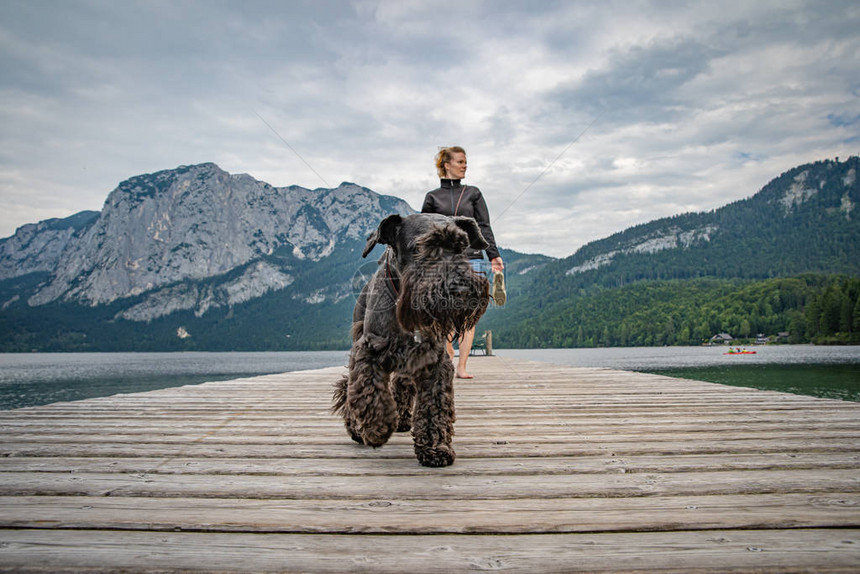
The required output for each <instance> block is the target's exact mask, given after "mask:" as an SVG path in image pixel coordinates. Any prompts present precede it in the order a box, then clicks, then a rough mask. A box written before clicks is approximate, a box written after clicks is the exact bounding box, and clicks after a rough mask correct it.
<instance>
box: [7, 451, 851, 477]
mask: <svg viewBox="0 0 860 574" xmlns="http://www.w3.org/2000/svg"><path fill="white" fill-rule="evenodd" d="M380 452H381V451H380ZM858 465H860V452H853V453H852V452H846V453H842V452H837V453H822V452H800V453H744V454H741V453H730V454H725V453H721V454H704V455H696V454H693V455H660V456H654V455H633V456H628V457H623V458H618V457H609V456H588V457H585V456H578V457H526V458H516V457H511V458H489V457H487V458H462V459H460V460H458V461H457V463H456V464H455V465H453V466H449V467H444V468H435V469H434V468H427V467H423V466H419V465H406V464H404V462H403V460H402V459H398V458H377V459H370V458H365V459H360V460H356V459H351V458H331V457H319V458H313V459H311V458H253V457H241V458H193V459H189V458H184V457H177V458H168V459H164V458H144V457H138V458H120V457H64V456H63V457H6V458H0V472H46V473H106V472H117V473H130V474H136V473H158V474H262V475H270V476H293V475H308V476H317V475H323V476H336V475H345V476H376V475H384V474H389V475H391V474H396V475H397V476H423V475H426V474H434V475H439V474H443V475H446V476H448V475H464V476H468V475H485V474H509V475H534V474H568V473H580V474H582V473H595V474H604V473H628V472H631V473H642V472H679V473H680V472H701V471H727V470H771V469H786V470H789V469H810V470H813V469H818V470H826V469H833V468H843V469H851V468H857V467H858Z"/></svg>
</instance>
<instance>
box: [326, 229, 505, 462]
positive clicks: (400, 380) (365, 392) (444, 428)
mask: <svg viewBox="0 0 860 574" xmlns="http://www.w3.org/2000/svg"><path fill="white" fill-rule="evenodd" d="M377 243H380V244H383V245H387V246H388V248H387V249H386V251H385V254H384V255H383V256H382V258H381V259H380V261H379V268H378V269H377V271H376V273H375V274H374V275H373V277H371V279H370V281H368V283H367V284H366V285H365V286H364V288H363V290H362V291H361V294H360V295H359V297H358V301H357V302H356V305H355V310H354V312H353V326H352V339H353V344H352V350H351V352H350V355H349V375H347V376H344V377H343V378H341V380H339V381H338V382H337V383H336V384H335V391H334V404H333V407H332V412H333V413H338V414H340V415H341V416H343V419H344V423H345V425H346V429H347V432H348V433H349V435H350V436H351V437H352V439H353V440H354V441H356V442H358V443H361V444H366V445H369V446H372V447H378V446H382V445H383V444H385V443H386V442H387V441H388V439H389V438H390V437H391V435H392V433H394V432H395V431H399V432H404V431H408V430H409V429H410V428H411V429H412V437H413V441H414V445H415V456H416V457H417V458H418V462H420V463H421V464H423V465H424V466H447V465H449V464H451V463H453V462H454V457H455V454H454V448H453V447H452V445H451V442H452V439H453V435H454V366H453V364H452V363H451V360H450V358H449V357H448V353H447V352H446V351H445V341H446V337H449V336H450V335H451V334H452V333H454V332H463V331H465V330H467V329H470V328H472V327H474V326H475V324H476V323H477V322H478V319H480V318H481V315H483V314H484V311H486V309H487V305H488V303H489V289H490V286H489V282H488V281H487V278H486V277H485V276H484V275H482V274H479V273H476V272H475V271H473V270H472V267H471V265H470V264H469V261H468V259H467V258H466V255H465V249H466V247H468V246H471V247H472V248H475V249H484V248H485V247H487V242H486V241H485V240H484V238H483V237H482V236H481V232H480V230H479V229H478V224H477V223H476V222H475V220H474V219H472V218H471V217H446V216H444V215H437V214H424V213H421V214H415V215H409V216H407V217H401V216H399V215H391V216H389V217H386V218H385V219H384V220H383V221H382V223H380V224H379V228H378V229H377V230H376V231H375V232H373V233H372V234H371V235H370V237H368V239H367V245H366V246H365V248H364V253H362V257H366V256H367V254H368V253H370V251H371V249H373V247H374V246H375V245H376V244H377Z"/></svg>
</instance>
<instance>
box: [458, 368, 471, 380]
mask: <svg viewBox="0 0 860 574" xmlns="http://www.w3.org/2000/svg"><path fill="white" fill-rule="evenodd" d="M457 378H458V379H474V378H475V377H474V375H470V374H469V373H467V372H466V371H461V370H460V369H457Z"/></svg>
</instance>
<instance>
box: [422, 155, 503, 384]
mask: <svg viewBox="0 0 860 574" xmlns="http://www.w3.org/2000/svg"><path fill="white" fill-rule="evenodd" d="M436 171H437V172H438V173H439V177H440V178H441V180H442V181H441V184H440V186H439V188H438V189H434V190H433V191H431V192H429V193H427V196H426V197H425V198H424V206H423V207H422V208H421V212H422V213H440V214H442V215H448V216H454V215H464V216H466V217H473V218H474V219H475V221H477V222H478V227H480V228H481V234H482V235H483V236H484V239H486V240H487V243H489V246H488V247H487V249H486V252H487V257H489V259H490V264H491V266H492V269H493V271H494V272H501V271H502V270H503V269H504V268H505V265H504V262H503V261H502V258H501V256H500V255H499V249H498V248H497V247H496V239H495V237H494V236H493V230H492V228H490V213H489V211H488V210H487V204H486V202H485V201H484V196H483V195H481V191H480V190H479V189H478V188H477V187H474V186H469V185H464V184H462V183H461V181H462V180H463V178H464V177H466V151H465V150H464V149H463V148H461V147H459V146H454V147H446V148H442V149H440V150H439V153H438V154H436ZM466 255H467V256H468V257H469V259H470V260H471V263H472V268H473V269H475V271H478V272H480V273H483V272H484V268H483V265H484V254H483V253H482V252H481V251H479V250H477V249H467V251H466ZM474 338H475V329H474V327H473V328H472V329H470V330H469V331H467V332H465V333H461V335H460V360H459V362H458V364H457V369H456V374H457V377H458V378H460V379H471V378H474V377H473V376H472V375H470V374H469V373H468V372H467V371H466V361H467V360H468V358H469V352H470V351H471V350H472V341H473V340H474ZM448 355H450V357H451V360H452V361H453V360H454V344H453V341H448Z"/></svg>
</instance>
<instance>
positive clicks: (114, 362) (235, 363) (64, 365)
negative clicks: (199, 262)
mask: <svg viewBox="0 0 860 574" xmlns="http://www.w3.org/2000/svg"><path fill="white" fill-rule="evenodd" d="M347 355H348V354H347V352H346V351H318V352H292V353H287V352H284V353H33V354H17V353H10V354H0V410H2V409H14V408H19V407H26V406H34V405H44V404H48V403H55V402H59V401H76V400H80V399H88V398H92V397H104V396H108V395H115V394H117V393H137V392H143V391H152V390H155V389H164V388H167V387H179V386H182V385H194V384H199V383H203V382H206V381H223V380H228V379H237V378H241V377H251V376H257V375H268V374H272V373H285V372H288V371H299V370H304V369H320V368H323V367H335V366H338V365H346V362H347Z"/></svg>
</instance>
